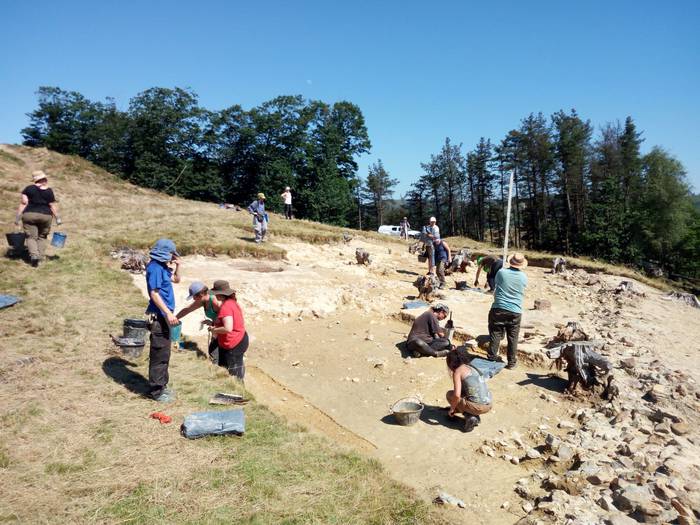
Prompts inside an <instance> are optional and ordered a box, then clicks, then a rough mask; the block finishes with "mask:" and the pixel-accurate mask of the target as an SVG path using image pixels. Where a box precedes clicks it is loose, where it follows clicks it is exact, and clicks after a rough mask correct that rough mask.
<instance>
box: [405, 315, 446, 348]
mask: <svg viewBox="0 0 700 525" xmlns="http://www.w3.org/2000/svg"><path fill="white" fill-rule="evenodd" d="M449 313H450V309H449V308H448V307H447V305H444V304H442V303H438V304H436V305H434V306H432V307H430V309H429V310H426V311H425V312H423V313H422V314H420V315H419V316H418V317H416V320H415V321H413V326H412V327H411V331H410V332H409V333H408V340H407V341H406V348H407V349H408V351H409V352H413V355H414V356H415V357H420V356H422V355H424V356H431V357H444V356H446V355H447V352H449V350H450V348H451V347H452V345H451V344H450V340H449V339H447V338H446V337H445V330H444V329H442V328H440V324H439V322H440V321H443V320H444V319H445V318H447V316H448V315H449Z"/></svg>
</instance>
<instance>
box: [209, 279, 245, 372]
mask: <svg viewBox="0 0 700 525" xmlns="http://www.w3.org/2000/svg"><path fill="white" fill-rule="evenodd" d="M211 292H212V293H213V294H214V295H216V297H217V299H219V300H220V301H221V308H219V313H218V314H217V316H216V321H214V325H213V326H210V327H209V331H210V332H211V334H212V335H215V336H216V339H217V342H218V346H219V366H222V367H224V368H226V369H227V370H228V373H229V374H230V375H232V376H234V377H235V378H236V379H238V380H240V381H241V382H242V381H243V380H244V378H245V363H244V361H243V354H245V352H246V350H248V333H247V332H246V330H245V323H244V321H243V312H242V311H241V307H240V305H239V304H238V301H237V300H236V292H235V290H232V289H231V286H230V285H229V283H228V281H216V282H215V283H214V287H213V288H212V289H211Z"/></svg>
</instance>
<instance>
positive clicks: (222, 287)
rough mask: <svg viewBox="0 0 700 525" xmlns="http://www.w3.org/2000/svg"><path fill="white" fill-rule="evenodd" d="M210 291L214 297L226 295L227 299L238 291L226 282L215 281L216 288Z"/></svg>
mask: <svg viewBox="0 0 700 525" xmlns="http://www.w3.org/2000/svg"><path fill="white" fill-rule="evenodd" d="M210 291H211V293H213V294H214V295H225V296H226V297H229V296H230V295H233V294H235V293H236V290H233V289H232V288H231V285H230V284H228V281H224V280H219V281H214V286H213V287H212V289H211V290H210Z"/></svg>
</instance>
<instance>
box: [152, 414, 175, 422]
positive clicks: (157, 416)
mask: <svg viewBox="0 0 700 525" xmlns="http://www.w3.org/2000/svg"><path fill="white" fill-rule="evenodd" d="M151 417H152V418H153V419H157V420H158V421H160V422H161V424H166V423H170V422H171V421H172V420H173V418H171V417H170V416H168V415H166V414H164V413H163V412H153V414H151Z"/></svg>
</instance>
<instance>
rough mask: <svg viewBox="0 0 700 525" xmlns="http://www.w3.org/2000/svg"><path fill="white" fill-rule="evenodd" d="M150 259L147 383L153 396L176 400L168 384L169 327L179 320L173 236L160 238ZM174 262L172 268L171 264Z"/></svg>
mask: <svg viewBox="0 0 700 525" xmlns="http://www.w3.org/2000/svg"><path fill="white" fill-rule="evenodd" d="M149 255H150V257H151V260H150V262H149V263H148V264H147V265H146V287H147V290H148V308H146V313H147V314H148V315H149V316H150V318H149V326H150V331H151V336H150V344H151V348H150V352H149V354H148V359H149V363H148V385H149V394H150V396H151V397H152V398H153V399H155V400H156V401H159V402H161V403H170V402H172V401H174V400H175V392H174V391H173V390H171V389H169V388H167V387H168V381H169V379H170V376H169V374H168V367H169V365H170V327H171V326H176V325H177V324H179V323H180V320H179V319H178V318H177V316H176V315H175V314H174V311H175V292H174V290H173V283H179V282H180V259H179V257H180V254H178V253H177V251H176V249H175V243H174V242H173V241H171V240H170V239H159V240H158V241H156V243H155V244H154V245H153V248H151V252H150V254H149ZM170 263H172V264H174V265H175V270H174V271H173V270H172V269H171V268H170V266H169V264H170Z"/></svg>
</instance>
